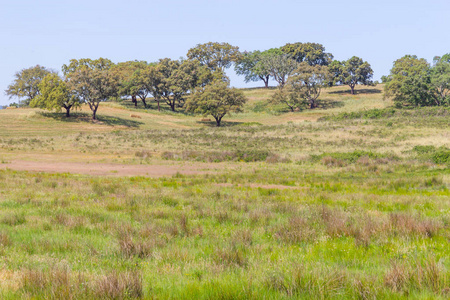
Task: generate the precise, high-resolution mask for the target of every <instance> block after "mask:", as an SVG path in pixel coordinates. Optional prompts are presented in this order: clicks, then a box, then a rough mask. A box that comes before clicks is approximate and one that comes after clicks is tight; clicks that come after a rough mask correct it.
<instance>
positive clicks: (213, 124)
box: [197, 120, 262, 128]
mask: <svg viewBox="0 0 450 300" xmlns="http://www.w3.org/2000/svg"><path fill="white" fill-rule="evenodd" d="M197 124H203V125H205V126H207V127H216V128H222V127H234V126H254V125H255V126H256V125H258V126H259V125H262V124H261V123H259V122H236V121H223V120H222V121H221V122H220V127H218V126H217V123H216V121H214V120H212V121H197Z"/></svg>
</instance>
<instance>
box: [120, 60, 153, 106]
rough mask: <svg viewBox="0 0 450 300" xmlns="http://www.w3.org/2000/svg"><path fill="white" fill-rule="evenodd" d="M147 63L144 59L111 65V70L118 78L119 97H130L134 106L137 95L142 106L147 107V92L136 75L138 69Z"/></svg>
mask: <svg viewBox="0 0 450 300" xmlns="http://www.w3.org/2000/svg"><path fill="white" fill-rule="evenodd" d="M147 65H148V63H147V62H146V61H126V62H120V63H118V64H116V65H113V66H112V68H111V71H112V72H114V73H115V74H116V75H117V76H118V78H119V85H118V91H117V92H118V95H119V96H120V97H131V101H132V103H134V105H135V106H137V97H139V98H140V99H141V100H142V103H143V104H144V107H147V102H146V98H147V95H148V93H146V91H145V90H144V89H143V86H142V84H141V83H140V81H139V76H138V73H139V70H142V69H144V68H145V67H146V66H147Z"/></svg>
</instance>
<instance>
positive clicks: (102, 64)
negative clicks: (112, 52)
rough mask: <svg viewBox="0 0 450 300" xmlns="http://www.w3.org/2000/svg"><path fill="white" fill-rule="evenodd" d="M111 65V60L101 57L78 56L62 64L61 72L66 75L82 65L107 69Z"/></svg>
mask: <svg viewBox="0 0 450 300" xmlns="http://www.w3.org/2000/svg"><path fill="white" fill-rule="evenodd" d="M113 65H114V63H113V62H112V61H111V60H109V59H107V58H103V57H100V58H98V59H90V58H80V59H71V60H70V62H69V64H68V65H66V64H64V65H63V66H62V68H61V69H62V71H63V74H64V75H67V74H69V73H73V72H75V71H76V70H77V69H79V68H82V67H88V68H89V69H91V70H109V69H111V67H112V66H113Z"/></svg>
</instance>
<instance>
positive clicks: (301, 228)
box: [0, 87, 450, 299]
mask: <svg viewBox="0 0 450 300" xmlns="http://www.w3.org/2000/svg"><path fill="white" fill-rule="evenodd" d="M346 89H348V88H346ZM368 91H369V92H368ZM380 91H381V89H380V87H371V88H362V87H356V88H355V95H353V96H351V95H348V94H349V92H348V90H345V91H344V87H338V88H336V87H333V88H329V89H327V91H326V92H324V93H323V94H322V96H321V97H320V98H319V99H318V107H317V108H315V109H314V110H306V111H302V112H284V111H283V108H280V110H278V108H268V107H267V106H264V105H263V104H264V103H267V100H268V99H269V98H270V97H271V95H272V94H273V93H274V92H275V91H274V90H273V89H248V90H243V91H242V92H243V93H244V94H245V95H246V96H247V98H248V99H249V100H248V102H247V103H246V104H245V105H244V106H243V112H242V113H241V114H239V115H232V116H230V118H229V120H227V122H225V121H224V122H223V124H222V125H223V126H222V127H219V128H218V127H216V126H214V122H209V121H199V118H198V117H196V116H191V115H188V114H184V113H180V112H178V113H172V112H170V110H171V109H170V107H169V106H168V105H167V104H162V103H161V112H157V111H154V110H151V109H149V108H147V109H136V108H134V107H135V103H134V102H132V101H123V102H119V103H101V104H100V106H101V109H102V111H103V113H104V114H103V115H99V116H98V117H99V120H97V121H92V120H90V116H89V115H88V114H86V113H85V111H87V109H89V108H86V107H81V109H82V111H81V112H80V111H75V112H73V113H71V114H72V115H73V116H72V117H71V118H70V121H68V120H67V119H66V118H59V117H58V116H59V115H58V114H56V113H41V112H39V111H37V110H36V109H31V108H23V109H16V110H4V111H0V128H1V131H0V160H1V162H2V163H1V164H0V207H1V209H0V256H1V258H2V260H1V262H0V278H1V280H0V298H2V299H17V298H23V299H167V298H170V299H197V298H198V299H330V298H332V299H336V298H338V299H347V298H349V299H407V298H413V299H447V298H448V297H449V295H450V289H449V285H450V260H449V254H448V249H449V248H450V245H449V244H450V243H449V241H450V217H449V212H450V201H449V199H450V190H449V189H450V168H449V166H450V160H449V152H450V143H449V138H448V132H449V124H448V116H449V111H448V109H447V108H444V107H437V108H436V107H433V108H420V109H397V108H393V107H391V102H389V101H387V100H386V101H384V102H383V101H382V100H381V93H380ZM321 103H322V104H323V103H340V104H339V105H336V104H334V105H331V106H326V105H324V106H321V105H322V104H321ZM152 105H153V108H155V107H154V106H155V105H156V103H152V104H149V105H148V106H150V107H151V106H152ZM43 114H44V115H43ZM131 114H133V115H138V116H139V117H140V118H138V119H137V120H136V118H134V117H131V116H130V115H131ZM37 160H39V161H46V162H47V163H48V166H51V165H52V164H57V163H59V162H67V161H69V162H80V163H81V162H83V163H84V165H85V166H86V168H89V164H91V163H92V164H94V163H95V164H100V165H101V164H116V165H117V166H122V165H128V166H133V165H135V166H137V165H144V166H147V167H148V168H149V169H150V168H152V167H153V166H155V165H157V164H163V165H167V166H175V167H179V168H181V167H182V166H192V165H194V166H197V167H198V168H199V170H200V172H197V173H196V174H190V175H187V174H184V173H183V172H179V173H176V174H175V175H173V176H164V177H158V178H151V177H146V176H145V177H144V176H118V175H117V174H114V173H112V174H111V175H112V176H89V175H82V174H77V172H76V171H74V170H67V173H52V172H47V173H45V172H42V173H38V172H28V171H17V170H15V165H14V162H17V161H21V162H23V161H26V162H30V163H32V162H33V161H37ZM203 169H204V170H203Z"/></svg>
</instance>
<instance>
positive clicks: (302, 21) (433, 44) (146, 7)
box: [0, 0, 450, 105]
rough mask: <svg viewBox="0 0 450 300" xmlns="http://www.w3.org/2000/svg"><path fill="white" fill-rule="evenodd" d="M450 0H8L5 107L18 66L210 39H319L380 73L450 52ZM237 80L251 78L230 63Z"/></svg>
mask: <svg viewBox="0 0 450 300" xmlns="http://www.w3.org/2000/svg"><path fill="white" fill-rule="evenodd" d="M449 29H450V1H449V0H428V1H424V0H420V1H418V0H379V1H364V0H359V1H356V0H341V1H336V0H322V1H311V0H309V1H303V0H298V1H294V0H273V1H267V0H259V1H253V0H239V1H238V0H223V1H218V0H190V1H182V0H165V1H161V0H160V1H139V0H127V1H123V0H121V1H116V0H109V1H96V0H90V1H86V0H77V1H74V0H71V1H66V0H39V1H37V0H27V1H25V0H14V1H13V0H8V1H7V0H0V38H1V42H0V105H7V104H9V103H11V102H17V99H16V98H13V99H11V100H10V99H9V98H8V96H6V95H5V93H4V90H5V89H6V88H7V86H8V85H9V84H11V83H12V81H13V79H14V74H15V73H16V72H17V71H20V70H22V69H24V68H29V67H32V66H35V65H37V64H39V65H41V66H45V67H47V68H50V69H53V70H57V71H60V70H61V66H62V65H63V64H65V63H68V62H69V60H70V59H72V58H77V59H78V58H93V59H95V58H98V57H104V58H109V59H111V60H112V61H113V62H121V61H128V60H146V61H148V62H152V61H157V60H158V59H160V58H165V57H168V58H172V59H178V58H180V57H185V56H186V53H187V51H188V50H189V49H190V48H192V47H194V46H196V45H197V44H200V43H206V42H227V43H230V44H232V45H234V46H238V47H239V49H240V50H241V51H244V50H247V51H253V50H266V49H270V48H274V47H281V46H283V45H285V44H286V43H295V42H314V43H320V44H322V45H324V46H325V48H326V51H327V52H330V53H332V54H333V55H334V58H335V59H337V60H346V59H348V58H350V57H352V56H358V57H361V58H362V59H364V60H365V61H368V62H369V63H370V64H371V66H372V69H373V70H374V80H379V79H380V77H381V76H382V75H387V74H389V70H390V69H391V67H392V63H393V62H394V61H395V60H396V59H398V58H400V57H402V56H404V55H406V54H413V55H417V56H418V57H421V58H425V59H427V60H428V61H429V62H431V61H432V59H433V57H434V56H436V55H443V54H445V53H449V52H450V30H449ZM227 74H228V75H229V76H230V78H231V85H232V86H235V87H256V86H262V85H263V83H262V82H252V83H248V84H247V83H244V81H243V77H241V76H237V75H236V74H235V73H234V71H233V68H230V69H228V71H227Z"/></svg>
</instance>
